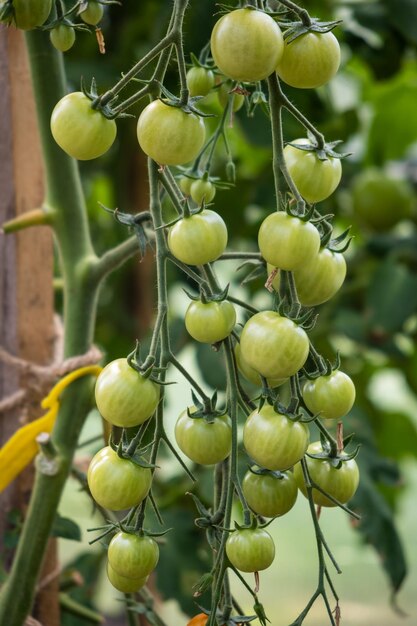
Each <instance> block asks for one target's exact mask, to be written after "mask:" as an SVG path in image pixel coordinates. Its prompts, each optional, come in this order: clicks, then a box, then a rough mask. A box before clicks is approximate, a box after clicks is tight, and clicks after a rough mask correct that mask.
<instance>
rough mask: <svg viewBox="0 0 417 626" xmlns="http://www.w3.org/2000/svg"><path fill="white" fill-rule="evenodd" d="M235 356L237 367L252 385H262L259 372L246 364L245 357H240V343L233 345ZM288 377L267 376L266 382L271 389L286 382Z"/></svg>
mask: <svg viewBox="0 0 417 626" xmlns="http://www.w3.org/2000/svg"><path fill="white" fill-rule="evenodd" d="M235 357H236V364H237V367H238V369H239V371H240V373H241V374H243V376H244V377H245V378H246V379H247V380H249V381H250V382H251V383H252V385H256V386H257V387H262V380H261V376H260V374H258V372H257V371H256V370H254V369H253V367H251V366H250V365H248V364H247V363H246V361H245V359H244V358H243V357H242V351H241V349H240V344H238V343H237V344H236V346H235ZM287 380H288V378H267V383H268V385H269V386H270V387H272V389H275V387H280V386H281V385H283V384H284V383H286V382H287Z"/></svg>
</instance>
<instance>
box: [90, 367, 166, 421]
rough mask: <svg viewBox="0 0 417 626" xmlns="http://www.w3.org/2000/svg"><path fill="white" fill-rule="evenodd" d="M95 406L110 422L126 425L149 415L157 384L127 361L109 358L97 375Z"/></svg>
mask: <svg viewBox="0 0 417 626" xmlns="http://www.w3.org/2000/svg"><path fill="white" fill-rule="evenodd" d="M95 396H96V402H97V408H98V410H99V411H100V413H101V415H102V416H103V417H104V419H106V420H107V421H108V422H110V424H114V426H121V427H123V428H129V427H130V426H138V425H139V424H142V423H143V422H145V421H146V420H147V419H149V418H150V417H151V416H152V415H153V413H154V412H155V409H156V407H157V405H158V402H159V387H158V385H156V384H155V383H154V382H152V381H151V380H149V379H148V378H145V377H144V376H142V374H140V373H139V372H137V371H136V370H135V369H133V367H131V366H130V365H129V363H128V362H127V360H126V359H116V360H115V361H112V362H111V363H109V364H108V365H106V367H105V368H104V370H103V371H102V372H101V374H100V375H99V377H98V378H97V382H96V388H95Z"/></svg>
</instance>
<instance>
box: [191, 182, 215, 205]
mask: <svg viewBox="0 0 417 626" xmlns="http://www.w3.org/2000/svg"><path fill="white" fill-rule="evenodd" d="M215 195H216V187H215V186H214V185H213V183H212V182H210V181H209V180H194V181H193V182H192V183H191V186H190V196H191V197H192V199H193V200H194V202H196V203H197V204H199V205H201V204H202V203H203V201H204V203H205V204H208V203H209V202H211V201H212V200H213V198H214V196H215Z"/></svg>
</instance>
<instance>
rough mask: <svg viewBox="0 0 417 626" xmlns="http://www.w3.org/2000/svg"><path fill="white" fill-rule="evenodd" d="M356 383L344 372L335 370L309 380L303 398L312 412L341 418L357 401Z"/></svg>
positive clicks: (327, 417)
mask: <svg viewBox="0 0 417 626" xmlns="http://www.w3.org/2000/svg"><path fill="white" fill-rule="evenodd" d="M355 395H356V392H355V385H354V384H353V382H352V379H351V378H349V376H348V375H347V374H345V373H344V372H340V371H339V370H335V371H334V372H332V373H331V374H330V375H329V376H319V377H318V378H315V379H314V380H308V381H307V382H306V383H305V385H304V387H303V399H304V402H305V403H306V406H307V408H308V409H309V410H310V411H311V412H312V413H319V414H320V417H323V418H325V419H340V418H341V417H343V416H344V415H346V413H349V411H350V409H351V408H352V406H353V403H354V402H355Z"/></svg>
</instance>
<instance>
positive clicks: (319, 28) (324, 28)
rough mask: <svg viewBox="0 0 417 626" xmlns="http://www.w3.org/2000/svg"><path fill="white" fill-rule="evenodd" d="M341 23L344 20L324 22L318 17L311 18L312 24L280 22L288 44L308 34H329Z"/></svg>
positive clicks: (305, 22)
mask: <svg viewBox="0 0 417 626" xmlns="http://www.w3.org/2000/svg"><path fill="white" fill-rule="evenodd" d="M341 23H342V20H332V21H328V22H322V21H321V20H319V19H318V18H317V17H310V23H307V20H305V21H304V22H303V21H299V20H297V21H293V22H292V21H284V22H278V24H279V26H280V28H282V29H283V30H284V33H283V35H284V39H285V40H286V42H287V43H291V42H292V41H294V40H295V39H298V37H300V36H301V35H305V34H306V33H329V32H330V31H332V30H333V29H334V28H336V26H339V25H340V24H341Z"/></svg>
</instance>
